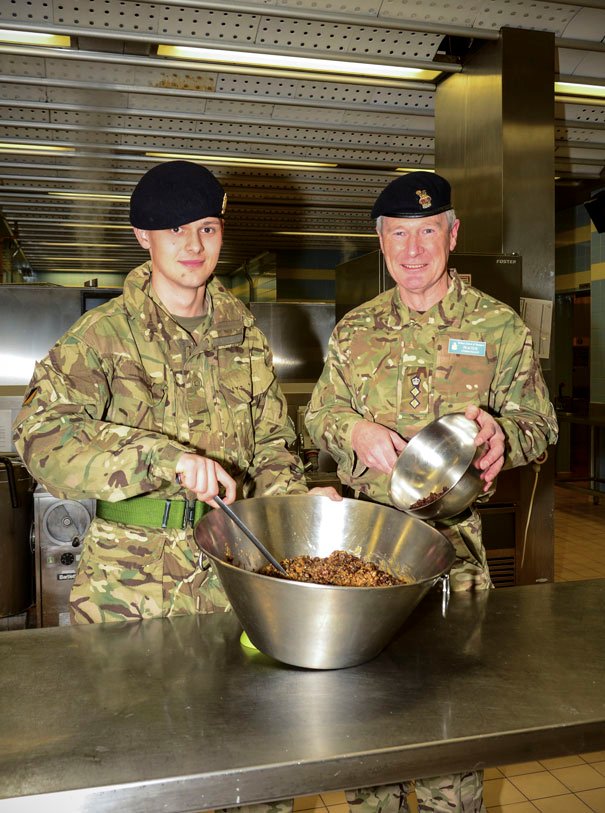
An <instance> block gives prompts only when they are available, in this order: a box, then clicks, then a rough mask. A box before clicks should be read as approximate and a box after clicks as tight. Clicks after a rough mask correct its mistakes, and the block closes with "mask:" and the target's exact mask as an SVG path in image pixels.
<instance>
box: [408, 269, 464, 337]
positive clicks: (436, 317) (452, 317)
mask: <svg viewBox="0 0 605 813" xmlns="http://www.w3.org/2000/svg"><path fill="white" fill-rule="evenodd" d="M449 275H450V284H449V287H448V290H447V293H446V295H445V296H444V297H443V299H442V300H441V301H439V302H436V303H435V304H434V305H433V306H432V307H430V308H429V309H428V310H427V311H424V313H422V314H418V313H417V311H412V310H410V308H409V307H408V306H407V305H406V304H405V303H404V302H403V301H402V299H401V296H400V294H399V289H398V288H396V289H395V295H394V297H393V312H394V313H395V312H396V313H397V314H398V315H397V317H396V318H397V322H398V324H402V325H404V326H405V325H410V324H412V323H413V322H416V323H417V324H423V325H425V324H430V323H431V322H437V323H438V324H440V325H442V324H443V323H445V324H447V325H451V324H453V323H454V322H456V321H457V320H458V319H459V318H460V315H461V314H460V306H461V304H462V303H463V302H464V299H465V296H466V295H467V294H468V291H469V288H468V286H466V285H465V284H464V282H463V281H462V280H461V279H460V277H459V276H458V274H457V273H456V272H455V271H454V270H450V271H449ZM394 313H393V315H394Z"/></svg>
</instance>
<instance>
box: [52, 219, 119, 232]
mask: <svg viewBox="0 0 605 813" xmlns="http://www.w3.org/2000/svg"><path fill="white" fill-rule="evenodd" d="M57 225H58V226H67V227H69V228H70V229H80V228H84V229H128V230H129V231H132V226H118V225H116V224H114V223H76V222H74V221H70V220H62V221H60V222H59V223H57Z"/></svg>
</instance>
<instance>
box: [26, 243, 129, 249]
mask: <svg viewBox="0 0 605 813" xmlns="http://www.w3.org/2000/svg"><path fill="white" fill-rule="evenodd" d="M36 245H37V246H69V247H72V246H73V247H74V248H123V243H53V242H36Z"/></svg>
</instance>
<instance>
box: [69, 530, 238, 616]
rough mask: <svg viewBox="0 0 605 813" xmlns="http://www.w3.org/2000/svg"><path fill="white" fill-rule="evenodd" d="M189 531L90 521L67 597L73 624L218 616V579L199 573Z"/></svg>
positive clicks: (221, 605) (223, 602) (222, 601)
mask: <svg viewBox="0 0 605 813" xmlns="http://www.w3.org/2000/svg"><path fill="white" fill-rule="evenodd" d="M199 554H200V551H199V548H198V546H197V545H196V543H195V540H194V539H193V532H192V531H191V529H185V530H180V529H178V530H174V529H164V530H154V529H150V528H139V527H134V526H130V525H122V524H120V523H116V522H108V521H106V520H101V519H98V518H97V519H94V520H93V521H92V523H91V525H90V527H89V529H88V532H87V534H86V536H85V538H84V544H83V553H82V557H81V559H80V562H79V564H78V571H77V573H76V578H75V580H74V583H73V586H72V589H71V593H70V615H71V620H72V623H75V624H98V623H102V622H107V621H136V620H140V619H142V618H158V617H167V616H173V615H193V614H194V613H212V612H224V611H225V610H228V609H229V602H228V601H227V597H226V596H225V593H224V591H223V589H222V587H221V584H220V582H219V579H218V576H217V575H216V574H215V572H214V571H213V570H212V569H210V570H203V569H202V568H201V567H200V562H199Z"/></svg>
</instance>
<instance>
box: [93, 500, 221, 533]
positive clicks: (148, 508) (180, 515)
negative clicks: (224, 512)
mask: <svg viewBox="0 0 605 813" xmlns="http://www.w3.org/2000/svg"><path fill="white" fill-rule="evenodd" d="M208 511H210V506H209V505H206V503H205V502H199V501H198V500H180V499H174V500H157V499H154V498H153V497H130V499H128V500H120V501H119V502H107V500H97V516H98V517H99V519H108V520H110V521H111V522H121V523H123V524H124V525H139V526H141V527H142V528H187V526H190V527H192V528H193V526H194V525H195V524H196V522H197V521H198V520H199V519H201V518H202V517H203V516H204V514H206V513H207V512H208Z"/></svg>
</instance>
